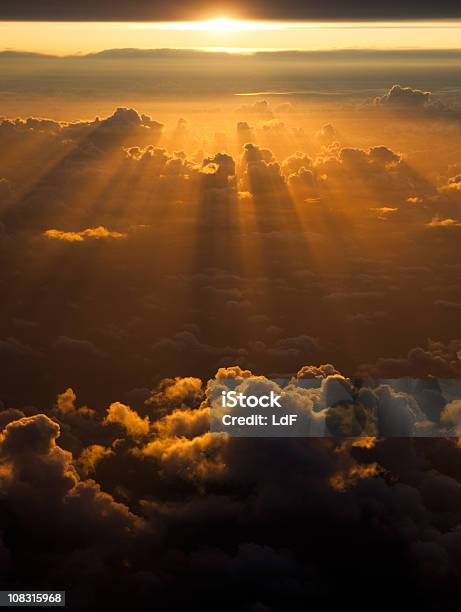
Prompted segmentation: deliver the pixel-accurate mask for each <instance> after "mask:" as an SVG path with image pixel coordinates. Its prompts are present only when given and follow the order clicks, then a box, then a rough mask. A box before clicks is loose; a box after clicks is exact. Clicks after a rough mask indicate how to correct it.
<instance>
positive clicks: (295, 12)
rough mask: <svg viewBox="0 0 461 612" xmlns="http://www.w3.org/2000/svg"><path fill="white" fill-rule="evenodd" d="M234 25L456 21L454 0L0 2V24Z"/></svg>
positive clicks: (460, 12) (459, 12)
mask: <svg viewBox="0 0 461 612" xmlns="http://www.w3.org/2000/svg"><path fill="white" fill-rule="evenodd" d="M221 15H226V16H227V17H233V18H237V19H280V20H361V19H364V20H376V19H377V20H399V19H450V18H459V17H461V3H460V2H459V0H438V2H433V0H400V1H399V2H397V1H395V0H394V1H392V2H391V1H389V0H388V1H387V2H385V1H383V0H374V1H373V0H369V1H367V2H364V1H363V0H347V1H344V0H253V1H252V2H251V3H249V2H248V1H247V0H222V1H219V0H218V1H213V2H212V1H211V0H168V2H159V1H158V0H111V2H107V0H92V1H91V2H90V1H89V0H72V1H64V2H63V1H62V0H45V1H41V2H37V0H0V20H24V21H28V20H31V21H35V20H37V21H40V20H43V21H50V20H52V21H169V20H180V21H181V20H192V19H207V18H212V17H216V16H221Z"/></svg>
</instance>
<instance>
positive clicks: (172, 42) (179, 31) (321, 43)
mask: <svg viewBox="0 0 461 612" xmlns="http://www.w3.org/2000/svg"><path fill="white" fill-rule="evenodd" d="M0 40H1V43H0V44H1V47H0V48H1V49H2V50H16V51H32V52H39V53H51V54H56V55H68V54H78V53H91V52H97V51H101V50H103V49H112V48H126V47H133V48H134V47H136V48H169V47H170V48H191V49H215V50H229V51H241V52H245V51H252V50H262V49H268V50H271V49H277V50H279V49H298V50H313V49H314V50H325V49H339V48H340V49H344V48H346V49H347V48H373V49H408V48H411V49H421V48H425V49H449V48H458V47H459V46H460V43H459V41H460V40H461V20H438V21H434V20H432V21H397V20H393V21H374V22H370V21H365V22H364V21H354V22H332V21H330V22H325V21H323V22H313V21H309V22H307V21H302V22H301V21H298V22H293V21H291V22H285V21H277V22H274V21H246V20H239V19H234V18H230V17H228V16H218V17H214V18H212V19H205V20H200V21H174V22H171V21H169V22H155V23H154V22H151V23H148V22H137V23H135V22H97V21H92V22H85V23H82V22H52V21H48V22H35V21H16V22H8V21H3V22H1V21H0Z"/></svg>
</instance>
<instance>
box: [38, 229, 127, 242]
mask: <svg viewBox="0 0 461 612" xmlns="http://www.w3.org/2000/svg"><path fill="white" fill-rule="evenodd" d="M44 236H46V237H47V238H50V239H53V240H63V241H65V242H83V241H84V240H89V239H90V240H91V239H92V240H101V239H105V238H125V237H126V234H124V233H122V232H114V231H109V230H108V229H107V228H105V227H103V226H102V225H100V226H99V227H89V228H88V229H85V230H82V231H80V232H64V231H62V230H57V229H49V230H46V231H45V232H44Z"/></svg>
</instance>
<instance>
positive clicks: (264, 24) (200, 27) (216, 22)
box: [143, 17, 289, 34]
mask: <svg viewBox="0 0 461 612" xmlns="http://www.w3.org/2000/svg"><path fill="white" fill-rule="evenodd" d="M143 25H144V24H143ZM153 25H154V27H155V28H156V29H160V30H188V31H195V32H219V33H225V34H226V33H229V32H248V31H255V30H277V29H282V28H286V27H289V24H286V23H280V22H278V23H277V22H270V21H246V20H243V19H232V18H229V17H214V18H213V19H203V20H200V21H168V22H165V23H156V24H153Z"/></svg>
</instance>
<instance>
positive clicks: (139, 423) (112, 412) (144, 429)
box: [104, 402, 150, 437]
mask: <svg viewBox="0 0 461 612" xmlns="http://www.w3.org/2000/svg"><path fill="white" fill-rule="evenodd" d="M104 423H107V424H111V423H113V424H116V425H120V426H121V427H123V429H124V430H125V431H126V433H127V434H128V435H129V436H135V437H136V436H146V435H147V434H148V433H149V428H150V423H149V419H148V418H147V417H145V418H143V419H142V418H141V417H140V416H139V415H138V414H137V413H136V412H135V411H134V410H132V409H131V408H130V407H129V406H126V405H125V404H121V403H120V402H114V403H113V404H111V405H110V406H109V408H108V409H107V415H106V417H105V419H104Z"/></svg>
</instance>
